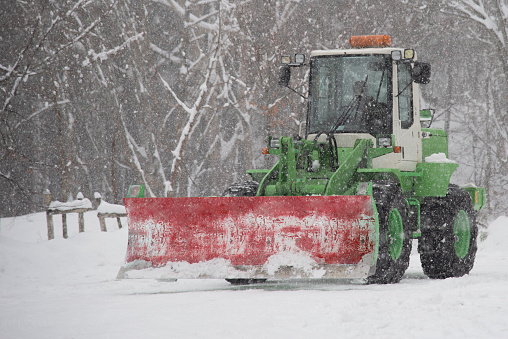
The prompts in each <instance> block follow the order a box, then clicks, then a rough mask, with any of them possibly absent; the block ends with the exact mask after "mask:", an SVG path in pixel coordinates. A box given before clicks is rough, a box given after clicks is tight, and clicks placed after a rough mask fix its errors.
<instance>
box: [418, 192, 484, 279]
mask: <svg viewBox="0 0 508 339" xmlns="http://www.w3.org/2000/svg"><path fill="white" fill-rule="evenodd" d="M421 230H422V236H421V238H420V240H419V243H418V252H420V261H421V263H422V268H423V272H424V273H425V274H426V275H427V276H428V277H429V278H432V279H445V278H451V277H461V276H463V275H464V274H467V273H469V272H470V271H471V269H472V268H473V265H474V260H475V257H476V250H477V245H476V237H477V235H478V226H477V224H476V213H475V211H474V209H473V203H472V201H471V197H470V196H469V194H468V193H467V192H466V191H465V190H463V189H461V188H459V187H458V186H455V185H450V187H449V188H448V193H447V194H446V197H444V198H427V199H426V201H425V204H424V205H423V206H422V226H421Z"/></svg>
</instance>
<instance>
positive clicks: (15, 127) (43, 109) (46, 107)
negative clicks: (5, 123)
mask: <svg viewBox="0 0 508 339" xmlns="http://www.w3.org/2000/svg"><path fill="white" fill-rule="evenodd" d="M70 102H71V101H70V100H69V99H65V100H61V101H57V103H56V104H57V105H64V104H68V103H70ZM53 106H55V104H47V105H46V106H44V107H43V108H41V109H39V110H37V111H35V112H33V113H32V114H30V115H29V116H28V117H26V118H25V119H23V120H21V121H20V122H18V123H17V124H16V125H15V126H14V129H17V128H18V127H19V126H20V125H21V124H23V123H25V122H27V121H29V120H32V119H33V118H34V117H36V116H37V115H39V114H40V113H42V112H44V111H46V110H47V109H50V108H51V107H53Z"/></svg>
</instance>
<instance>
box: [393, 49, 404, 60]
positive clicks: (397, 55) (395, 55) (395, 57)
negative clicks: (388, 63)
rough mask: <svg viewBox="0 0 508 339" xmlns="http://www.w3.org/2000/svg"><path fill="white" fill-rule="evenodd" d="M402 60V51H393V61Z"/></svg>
mask: <svg viewBox="0 0 508 339" xmlns="http://www.w3.org/2000/svg"><path fill="white" fill-rule="evenodd" d="M400 59H402V53H401V52H400V51H392V60H395V61H399V60H400Z"/></svg>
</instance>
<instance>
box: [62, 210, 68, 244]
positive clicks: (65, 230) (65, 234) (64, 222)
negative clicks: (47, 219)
mask: <svg viewBox="0 0 508 339" xmlns="http://www.w3.org/2000/svg"><path fill="white" fill-rule="evenodd" d="M62 232H63V237H64V239H67V238H68V237H69V236H68V235H67V214H66V213H62Z"/></svg>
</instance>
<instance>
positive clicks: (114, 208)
mask: <svg viewBox="0 0 508 339" xmlns="http://www.w3.org/2000/svg"><path fill="white" fill-rule="evenodd" d="M97 212H98V213H105V214H107V213H117V214H125V213H127V212H126V211H125V206H123V205H115V204H110V203H108V202H105V201H104V200H101V203H100V205H99V207H97Z"/></svg>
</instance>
